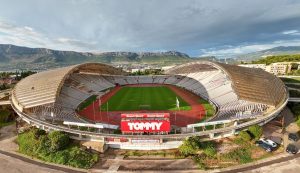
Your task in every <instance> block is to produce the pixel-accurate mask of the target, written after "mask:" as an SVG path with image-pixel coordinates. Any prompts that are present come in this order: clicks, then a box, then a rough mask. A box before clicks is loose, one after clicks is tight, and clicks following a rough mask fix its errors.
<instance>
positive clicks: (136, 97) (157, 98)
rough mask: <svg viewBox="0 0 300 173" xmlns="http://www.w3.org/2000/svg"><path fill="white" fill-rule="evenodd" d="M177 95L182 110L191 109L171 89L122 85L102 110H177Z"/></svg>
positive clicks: (103, 105)
mask: <svg viewBox="0 0 300 173" xmlns="http://www.w3.org/2000/svg"><path fill="white" fill-rule="evenodd" d="M176 97H177V98H178V100H179V103H180V104H179V105H180V110H190V109H191V106H190V105H189V104H188V103H186V102H185V101H184V100H183V99H182V98H180V97H179V96H177V95H176V94H175V93H174V92H173V91H172V90H171V89H169V88H168V87H165V86H160V87H122V88H121V89H120V90H119V91H118V92H117V93H116V94H115V95H113V96H112V97H111V98H110V99H109V100H108V103H107V102H105V103H103V104H102V106H101V110H102V111H106V109H107V107H108V110H109V111H134V110H177V108H176Z"/></svg>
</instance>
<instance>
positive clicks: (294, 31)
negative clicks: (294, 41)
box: [282, 30, 300, 35]
mask: <svg viewBox="0 0 300 173" xmlns="http://www.w3.org/2000/svg"><path fill="white" fill-rule="evenodd" d="M282 34H284V35H300V32H299V31H298V30H287V31H283V32H282Z"/></svg>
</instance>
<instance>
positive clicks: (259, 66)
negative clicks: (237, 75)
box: [239, 64, 267, 70]
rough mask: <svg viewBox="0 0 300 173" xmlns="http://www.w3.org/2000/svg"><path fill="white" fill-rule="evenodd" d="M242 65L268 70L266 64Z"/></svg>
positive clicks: (243, 65)
mask: <svg viewBox="0 0 300 173" xmlns="http://www.w3.org/2000/svg"><path fill="white" fill-rule="evenodd" d="M239 66H241V67H248V68H260V69H263V70H266V67H267V65H266V64H240V65H239Z"/></svg>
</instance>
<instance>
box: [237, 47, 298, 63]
mask: <svg viewBox="0 0 300 173" xmlns="http://www.w3.org/2000/svg"><path fill="white" fill-rule="evenodd" d="M288 54H300V46H279V47H274V48H271V49H266V50H261V51H257V52H252V53H247V54H241V55H238V56H237V58H238V59H239V60H242V61H253V60H258V59H260V58H262V57H266V56H274V55H288Z"/></svg>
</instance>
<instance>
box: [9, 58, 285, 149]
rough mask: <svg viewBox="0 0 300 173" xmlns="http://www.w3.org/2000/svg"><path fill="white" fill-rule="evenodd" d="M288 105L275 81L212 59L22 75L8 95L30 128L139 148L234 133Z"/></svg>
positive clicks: (77, 67)
mask: <svg viewBox="0 0 300 173" xmlns="http://www.w3.org/2000/svg"><path fill="white" fill-rule="evenodd" d="M287 101H288V92H287V90H286V87H285V85H284V83H283V82H282V81H281V80H280V79H279V78H277V77H275V76H274V75H272V74H269V73H267V72H265V71H263V70H261V69H252V68H245V67H239V66H235V65H229V64H223V63H217V62H211V61H195V62H190V63H187V64H182V65H178V66H176V67H173V68H171V69H169V70H166V71H164V74H163V75H149V76H130V75H129V74H128V73H127V72H125V71H123V70H121V69H118V68H115V67H113V66H110V65H106V64H100V63H85V64H79V65H73V66H68V67H63V68H58V69H54V70H48V71H44V72H40V73H37V74H34V75H31V76H29V77H27V78H25V79H23V80H21V81H20V82H19V83H18V84H17V85H16V86H15V88H14V90H13V92H12V96H11V102H12V107H13V109H14V110H15V112H16V113H17V114H18V115H19V116H20V117H21V118H22V120H24V121H25V122H27V123H28V124H30V125H32V126H36V127H38V128H40V129H44V130H46V131H52V130H59V131H64V132H66V133H68V134H69V135H70V137H71V138H73V139H77V140H82V141H97V142H101V143H103V144H106V145H107V146H109V147H112V148H121V149H141V150H155V149H172V148H177V147H178V146H179V145H180V144H181V143H182V140H184V139H185V138H187V137H190V136H200V137H201V138H203V139H216V138H223V137H227V136H230V135H234V134H236V133H238V132H239V131H241V130H243V129H245V128H247V127H248V126H251V125H254V124H259V125H263V124H265V123H267V122H269V121H270V120H272V119H274V118H275V117H276V116H277V115H278V114H279V113H280V112H281V110H282V109H283V108H284V107H285V105H286V104H287ZM204 103H205V105H206V106H205V105H204ZM207 105H210V107H212V108H213V112H209V111H211V110H208V107H207ZM209 114H212V115H209Z"/></svg>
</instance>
